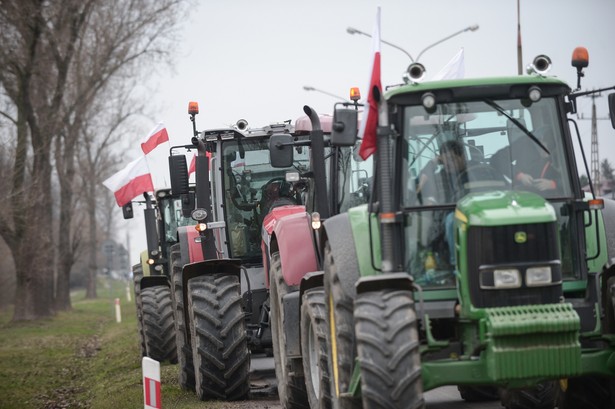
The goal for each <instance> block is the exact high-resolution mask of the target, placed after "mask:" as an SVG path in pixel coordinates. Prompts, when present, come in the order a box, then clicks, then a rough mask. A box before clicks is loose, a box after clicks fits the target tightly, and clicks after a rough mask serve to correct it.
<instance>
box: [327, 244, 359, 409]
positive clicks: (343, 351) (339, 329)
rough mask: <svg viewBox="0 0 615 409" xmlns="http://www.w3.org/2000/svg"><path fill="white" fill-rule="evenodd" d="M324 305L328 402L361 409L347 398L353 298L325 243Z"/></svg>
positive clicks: (353, 351) (352, 356)
mask: <svg viewBox="0 0 615 409" xmlns="http://www.w3.org/2000/svg"><path fill="white" fill-rule="evenodd" d="M324 268H325V278H324V282H325V305H326V312H327V321H328V328H327V345H328V350H327V352H328V356H327V362H328V365H329V374H330V377H331V382H330V383H331V387H330V389H331V400H332V406H333V407H334V408H335V409H360V408H362V405H361V399H359V398H357V397H354V396H349V395H348V394H346V395H343V394H344V393H346V392H348V390H349V386H350V381H351V378H352V370H353V364H354V359H355V357H356V345H355V333H354V318H353V313H354V311H353V301H354V299H353V297H354V294H347V293H346V292H345V291H344V289H343V288H342V282H341V278H340V275H339V272H338V271H337V266H336V264H335V260H334V257H333V252H332V250H331V245H330V244H329V243H328V242H327V243H326V244H325V257H324Z"/></svg>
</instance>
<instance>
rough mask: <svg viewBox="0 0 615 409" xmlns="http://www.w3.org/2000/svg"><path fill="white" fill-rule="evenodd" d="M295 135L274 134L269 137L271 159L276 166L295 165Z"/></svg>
mask: <svg viewBox="0 0 615 409" xmlns="http://www.w3.org/2000/svg"><path fill="white" fill-rule="evenodd" d="M293 145H294V144H293V137H292V136H291V135H287V134H280V135H272V136H271V138H270V139H269V160H270V162H271V166H273V167H274V168H288V167H291V166H292V165H293Z"/></svg>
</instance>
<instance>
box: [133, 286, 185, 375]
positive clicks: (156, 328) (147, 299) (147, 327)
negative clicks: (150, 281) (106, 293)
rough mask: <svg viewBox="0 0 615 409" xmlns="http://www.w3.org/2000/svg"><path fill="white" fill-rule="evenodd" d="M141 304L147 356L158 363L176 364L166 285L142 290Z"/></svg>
mask: <svg viewBox="0 0 615 409" xmlns="http://www.w3.org/2000/svg"><path fill="white" fill-rule="evenodd" d="M141 302H142V314H143V334H144V339H145V349H146V351H147V356H148V357H150V358H152V359H155V360H156V361H159V362H163V361H169V362H170V363H172V364H175V363H177V349H176V346H175V323H174V321H175V320H174V319H173V318H174V317H173V301H172V300H171V289H170V288H169V287H167V286H166V285H157V286H153V287H147V288H144V289H142V290H141Z"/></svg>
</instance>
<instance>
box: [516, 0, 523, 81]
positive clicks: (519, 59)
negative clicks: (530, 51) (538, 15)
mask: <svg viewBox="0 0 615 409" xmlns="http://www.w3.org/2000/svg"><path fill="white" fill-rule="evenodd" d="M520 2H521V0H517V74H519V75H523V53H522V49H521V4H520Z"/></svg>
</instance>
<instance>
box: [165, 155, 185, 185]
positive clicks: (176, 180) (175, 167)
mask: <svg viewBox="0 0 615 409" xmlns="http://www.w3.org/2000/svg"><path fill="white" fill-rule="evenodd" d="M169 174H170V175H171V194H173V195H184V194H187V193H188V190H189V186H188V180H189V176H188V166H187V165H186V155H171V156H169Z"/></svg>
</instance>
